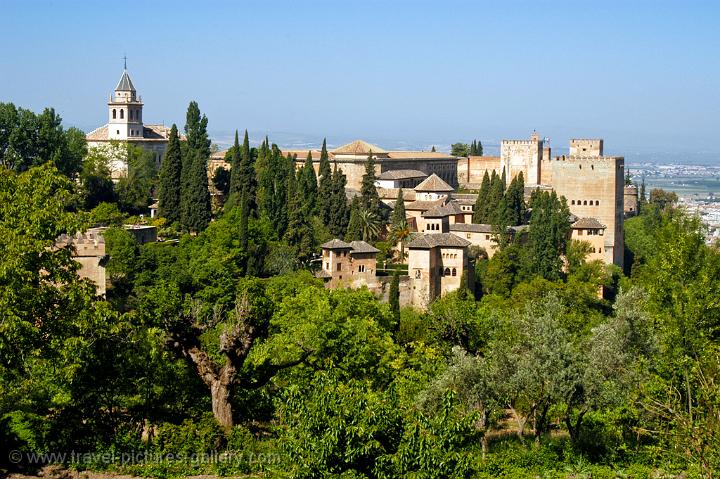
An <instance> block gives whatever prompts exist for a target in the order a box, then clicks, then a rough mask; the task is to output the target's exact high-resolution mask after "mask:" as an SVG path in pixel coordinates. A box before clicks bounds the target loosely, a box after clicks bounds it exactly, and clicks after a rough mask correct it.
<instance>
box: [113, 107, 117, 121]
mask: <svg viewBox="0 0 720 479" xmlns="http://www.w3.org/2000/svg"><path fill="white" fill-rule="evenodd" d="M116 118H117V110H116V109H115V108H113V120H115V119H116Z"/></svg>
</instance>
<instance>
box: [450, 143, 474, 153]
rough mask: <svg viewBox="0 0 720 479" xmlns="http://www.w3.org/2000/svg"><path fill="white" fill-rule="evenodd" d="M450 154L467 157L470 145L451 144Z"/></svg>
mask: <svg viewBox="0 0 720 479" xmlns="http://www.w3.org/2000/svg"><path fill="white" fill-rule="evenodd" d="M450 154H451V155H452V156H468V155H469V154H470V145H468V144H467V143H453V144H452V145H450Z"/></svg>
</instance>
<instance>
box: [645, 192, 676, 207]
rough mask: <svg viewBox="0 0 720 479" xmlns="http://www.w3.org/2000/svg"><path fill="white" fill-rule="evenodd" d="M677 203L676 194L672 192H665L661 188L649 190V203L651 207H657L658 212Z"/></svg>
mask: <svg viewBox="0 0 720 479" xmlns="http://www.w3.org/2000/svg"><path fill="white" fill-rule="evenodd" d="M677 201H678V196H677V193H675V192H673V191H665V190H663V189H661V188H653V189H652V190H650V200H649V203H650V204H651V205H653V206H657V208H658V209H660V210H666V209H668V208H670V207H672V206H674V205H675V203H677Z"/></svg>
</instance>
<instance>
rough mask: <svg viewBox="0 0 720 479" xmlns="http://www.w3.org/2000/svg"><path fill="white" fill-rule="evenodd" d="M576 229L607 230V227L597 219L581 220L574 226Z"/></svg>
mask: <svg viewBox="0 0 720 479" xmlns="http://www.w3.org/2000/svg"><path fill="white" fill-rule="evenodd" d="M572 227H573V228H575V229H581V228H588V229H605V225H604V224H602V223H600V222H599V221H598V220H597V219H595V218H580V219H579V220H577V221H576V222H575V223H573V224H572Z"/></svg>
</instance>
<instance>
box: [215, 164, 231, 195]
mask: <svg viewBox="0 0 720 479" xmlns="http://www.w3.org/2000/svg"><path fill="white" fill-rule="evenodd" d="M231 178H232V175H231V173H230V172H229V171H228V170H226V169H225V168H223V167H222V166H220V167H218V168H216V169H215V173H213V178H212V182H213V186H214V187H215V189H216V190H217V191H218V192H220V193H221V194H222V195H223V196H225V197H227V195H228V194H230V180H231Z"/></svg>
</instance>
